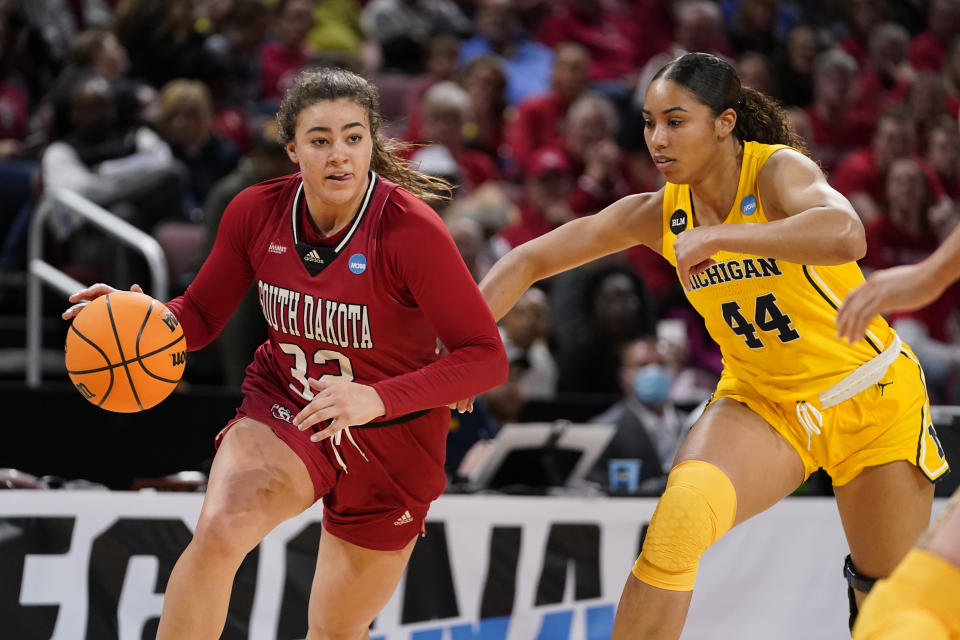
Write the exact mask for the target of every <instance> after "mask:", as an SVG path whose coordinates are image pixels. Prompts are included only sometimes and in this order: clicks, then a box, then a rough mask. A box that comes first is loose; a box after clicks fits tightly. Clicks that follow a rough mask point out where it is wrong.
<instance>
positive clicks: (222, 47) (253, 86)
mask: <svg viewBox="0 0 960 640" xmlns="http://www.w3.org/2000/svg"><path fill="white" fill-rule="evenodd" d="M269 25H270V11H269V9H267V7H266V5H265V4H263V2H262V0H232V2H231V3H230V8H229V10H228V11H227V13H226V15H225V16H224V17H223V26H222V27H221V29H220V31H219V32H217V33H214V34H212V35H211V36H210V37H209V38H208V40H207V47H208V49H210V50H211V51H214V52H215V53H216V55H218V56H219V57H220V58H221V59H222V60H223V61H224V68H225V70H224V73H223V75H222V76H221V77H219V78H215V79H213V80H212V82H211V84H210V90H211V92H212V94H213V96H214V104H215V105H216V109H217V111H218V112H222V111H224V110H230V111H233V113H234V114H235V116H234V117H235V118H236V119H235V120H233V121H231V124H232V131H233V132H234V133H233V135H231V136H230V137H231V139H233V140H235V141H236V142H240V143H241V145H243V146H246V145H247V144H249V143H250V140H249V139H247V137H246V136H247V135H248V134H249V127H248V126H247V123H246V122H244V121H243V117H244V116H245V114H247V113H254V112H256V111H257V102H258V100H259V98H260V82H261V80H260V48H261V47H262V46H263V44H264V42H265V41H266V39H267V31H268V28H269ZM224 124H226V123H225V122H224Z"/></svg>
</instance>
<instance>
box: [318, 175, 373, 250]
mask: <svg viewBox="0 0 960 640" xmlns="http://www.w3.org/2000/svg"><path fill="white" fill-rule="evenodd" d="M368 186H369V183H368V182H366V181H365V182H364V186H363V188H362V189H360V190H359V191H358V192H357V194H356V195H355V196H353V197H352V198H351V199H350V200H348V201H343V202H338V201H332V200H329V199H327V198H324V197H323V196H322V195H320V194H316V193H311V191H310V190H309V189H307V188H305V189H304V196H305V198H304V199H305V205H306V207H307V219H308V220H310V224H311V225H312V226H313V229H314V230H315V231H316V232H317V233H319V234H320V235H322V236H324V237H329V236H332V235H335V234H336V233H337V232H339V231H340V230H341V229H343V228H344V227H345V226H347V225H348V224H350V221H351V220H353V217H354V216H355V215H356V213H357V210H358V209H359V208H360V205H361V204H362V203H363V199H364V196H366V194H367V187H368Z"/></svg>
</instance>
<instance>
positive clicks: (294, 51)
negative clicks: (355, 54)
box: [260, 0, 313, 112]
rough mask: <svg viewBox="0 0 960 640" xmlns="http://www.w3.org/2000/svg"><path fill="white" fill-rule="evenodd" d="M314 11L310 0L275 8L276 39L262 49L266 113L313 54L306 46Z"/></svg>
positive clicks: (295, 0) (287, 1)
mask: <svg viewBox="0 0 960 640" xmlns="http://www.w3.org/2000/svg"><path fill="white" fill-rule="evenodd" d="M312 11H313V5H312V3H311V2H310V0H280V1H279V2H278V3H277V5H276V7H275V8H274V16H275V18H274V22H273V39H272V40H270V41H269V42H267V43H266V44H265V45H263V47H262V48H261V49H260V98H261V99H262V100H263V101H264V105H263V109H264V110H265V111H267V112H272V111H273V110H274V109H275V107H276V104H277V103H278V102H279V100H280V96H282V95H283V92H284V91H286V90H287V88H288V87H289V86H290V83H291V82H292V81H293V77H294V76H295V75H296V74H297V72H298V71H300V69H302V68H303V67H304V65H306V64H307V62H308V61H309V60H310V56H311V55H313V51H312V50H311V49H310V47H309V45H308V44H307V35H308V34H309V33H310V28H311V27H312V26H313V13H312Z"/></svg>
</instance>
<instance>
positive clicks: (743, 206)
mask: <svg viewBox="0 0 960 640" xmlns="http://www.w3.org/2000/svg"><path fill="white" fill-rule="evenodd" d="M786 148H789V147H786V146H784V145H766V144H760V143H758V142H745V143H744V145H743V163H742V166H741V169H740V184H739V186H738V188H737V196H736V199H735V200H734V204H733V208H732V209H731V210H730V213H729V214H728V215H727V218H726V220H724V222H723V224H755V223H763V222H767V217H766V215H765V213H764V210H763V202H761V200H760V195H759V190H758V179H759V176H760V169H761V168H762V167H763V164H764V162H766V161H767V158H769V157H770V156H771V155H772V154H773V153H774V152H776V151H779V150H780V149H786ZM695 217H696V212H695V211H694V209H693V204H692V200H691V191H690V187H689V185H683V184H672V183H667V185H666V187H665V188H664V195H663V229H662V231H663V246H662V249H661V252H662V253H663V256H664V257H665V258H666V259H667V260H669V261H670V263H671V264H672V265H673V266H674V267H676V266H677V259H676V254H675V253H674V251H673V242H674V240H675V239H676V237H677V235H679V234H680V233H681V232H682V231H684V230H685V229H689V228H691V227H692V226H694V219H695ZM713 259H714V260H715V261H716V264H715V265H713V266H711V267H710V268H709V269H707V270H705V271H703V272H701V273H699V274H694V275H692V276H691V277H690V282H689V283H687V287H688V290H687V299H688V300H690V303H691V304H692V305H693V306H694V307H695V308H696V310H697V311H698V312H699V313H700V315H702V316H703V318H704V320H705V322H706V327H707V331H708V332H709V333H710V335H711V337H712V338H713V339H714V340H715V341H716V343H717V344H718V345H720V350H721V352H722V354H723V365H724V368H725V369H726V372H727V373H729V374H732V375H734V376H735V377H736V378H737V379H739V380H741V381H743V382H746V383H748V384H750V385H751V386H752V387H753V388H754V389H756V390H757V391H758V392H759V393H760V394H761V395H763V396H765V397H767V398H769V399H770V400H773V401H774V402H790V401H797V400H811V399H815V398H816V397H817V395H818V394H819V393H820V392H821V391H823V390H825V389H827V388H829V387H831V386H833V384H834V383H836V382H837V381H839V380H840V379H841V378H843V377H844V376H846V375H847V374H849V373H850V372H851V371H853V370H854V369H855V368H856V367H858V366H859V365H861V364H863V363H864V362H866V361H867V360H869V359H871V358H872V357H874V356H876V355H877V354H878V353H880V352H881V351H882V350H883V349H884V348H885V347H886V346H887V345H889V344H890V343H891V342H892V341H893V339H894V332H893V329H891V328H890V326H889V325H888V324H887V322H886V321H885V320H884V319H883V318H880V317H879V316H878V317H877V318H876V319H874V321H873V322H872V323H871V324H870V326H869V328H868V331H867V335H866V338H865V339H863V340H860V341H858V342H856V343H853V344H849V343H847V341H846V340H842V339H840V338H838V337H837V323H836V317H837V307H838V306H839V305H840V301H841V300H842V299H843V298H844V296H846V295H847V293H848V292H849V291H850V290H851V289H853V288H854V287H856V286H857V285H859V284H861V283H863V281H864V279H863V274H862V273H861V271H860V267H859V266H857V264H856V263H855V262H848V263H846V264H842V265H836V266H813V265H803V264H794V263H790V262H785V261H783V260H778V259H775V258H770V257H766V256H755V255H748V254H743V253H734V252H731V251H720V252H718V253H717V254H715V255H714V256H713Z"/></svg>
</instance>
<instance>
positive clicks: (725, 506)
mask: <svg viewBox="0 0 960 640" xmlns="http://www.w3.org/2000/svg"><path fill="white" fill-rule="evenodd" d="M736 515H737V494H736V491H735V490H734V488H733V483H732V482H730V478H728V477H727V476H726V474H725V473H724V472H723V471H721V470H720V469H718V468H717V467H715V466H714V465H712V464H710V463H708V462H703V461H701V460H688V461H687V462H681V463H680V464H678V465H677V466H676V467H674V469H673V471H671V472H670V478H669V479H668V480H667V488H666V489H665V490H664V492H663V495H662V496H661V497H660V501H659V502H658V503H657V508H656V510H655V511H654V512H653V517H652V518H651V519H650V526H649V527H648V529H647V536H646V538H645V539H644V541H643V551H642V552H641V553H640V557H639V558H637V562H636V564H634V565H633V575H634V576H635V577H636V578H637V580H640V581H641V582H645V583H647V584H649V585H651V586H654V587H658V588H660V589H668V590H670V591H691V590H693V583H694V581H695V580H696V577H697V567H698V565H699V564H700V556H701V555H703V552H704V551H706V550H707V548H708V547H709V546H710V545H712V544H713V543H714V542H716V541H717V540H718V539H719V538H720V536H722V535H723V534H724V533H726V532H727V531H729V530H730V527H732V526H733V521H734V518H735V517H736Z"/></svg>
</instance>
